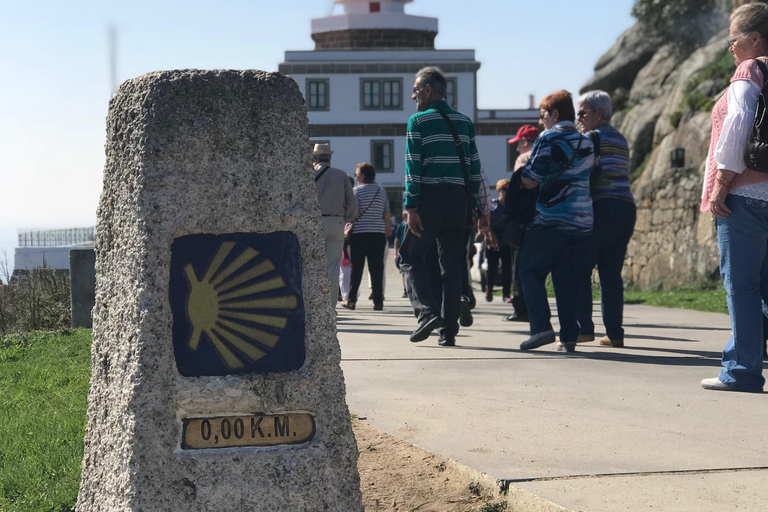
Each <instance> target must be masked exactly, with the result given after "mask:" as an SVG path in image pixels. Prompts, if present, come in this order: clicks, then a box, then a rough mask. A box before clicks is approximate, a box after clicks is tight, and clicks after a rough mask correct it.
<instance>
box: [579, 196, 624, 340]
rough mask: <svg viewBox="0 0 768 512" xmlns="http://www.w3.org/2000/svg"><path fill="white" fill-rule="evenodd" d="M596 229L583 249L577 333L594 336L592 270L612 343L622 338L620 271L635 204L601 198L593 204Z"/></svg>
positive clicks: (605, 324)
mask: <svg viewBox="0 0 768 512" xmlns="http://www.w3.org/2000/svg"><path fill="white" fill-rule="evenodd" d="M593 208H594V211H595V228H594V230H593V231H592V236H591V237H590V239H589V243H588V244H587V246H586V247H585V252H584V255H585V265H586V266H587V268H588V270H587V272H586V273H585V276H584V282H583V283H582V285H581V292H580V295H579V297H580V299H579V327H580V331H579V334H595V324H594V322H593V321H592V269H593V268H595V265H597V272H598V274H599V275H600V309H601V311H602V314H603V325H604V326H605V335H606V336H608V337H609V338H610V339H612V340H623V339H624V328H623V327H622V323H623V322H624V282H623V281H622V280H621V269H622V267H623V266H624V257H625V256H626V254H627V244H628V243H629V239H630V238H632V233H633V232H634V230H635V219H636V217H637V208H636V207H635V203H633V202H630V201H625V200H622V199H610V198H606V199H600V200H598V201H595V202H594V204H593Z"/></svg>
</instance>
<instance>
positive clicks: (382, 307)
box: [373, 304, 384, 311]
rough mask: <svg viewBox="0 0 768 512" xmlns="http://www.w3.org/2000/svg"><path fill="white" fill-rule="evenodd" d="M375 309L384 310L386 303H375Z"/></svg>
mask: <svg viewBox="0 0 768 512" xmlns="http://www.w3.org/2000/svg"><path fill="white" fill-rule="evenodd" d="M373 310H374V311H383V310H384V304H374V305H373Z"/></svg>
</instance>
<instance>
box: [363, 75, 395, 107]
mask: <svg viewBox="0 0 768 512" xmlns="http://www.w3.org/2000/svg"><path fill="white" fill-rule="evenodd" d="M402 91H403V80H402V79H400V78H383V79H370V78H363V79H361V80H360V94H361V101H360V105H361V107H362V108H363V109H364V110H394V109H402V108H403V93H402Z"/></svg>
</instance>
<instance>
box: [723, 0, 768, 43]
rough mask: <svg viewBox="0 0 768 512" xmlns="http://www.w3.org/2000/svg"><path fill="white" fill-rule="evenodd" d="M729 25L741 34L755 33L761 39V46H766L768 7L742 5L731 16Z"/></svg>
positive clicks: (767, 38) (757, 4)
mask: <svg viewBox="0 0 768 512" xmlns="http://www.w3.org/2000/svg"><path fill="white" fill-rule="evenodd" d="M731 23H735V24H736V27H737V28H738V30H739V32H741V33H743V34H751V33H752V32H757V33H758V34H760V36H761V37H762V38H763V45H768V5H765V4H764V3H756V4H747V5H742V6H741V7H739V8H738V9H736V10H735V11H733V13H732V14H731Z"/></svg>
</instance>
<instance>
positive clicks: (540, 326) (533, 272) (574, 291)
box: [520, 91, 595, 352]
mask: <svg viewBox="0 0 768 512" xmlns="http://www.w3.org/2000/svg"><path fill="white" fill-rule="evenodd" d="M539 110H540V121H539V124H540V125H541V126H542V127H543V128H544V129H545V130H546V131H544V132H543V133H542V134H541V135H540V136H539V138H537V139H536V142H534V144H533V149H532V150H531V158H530V160H529V161H528V164H527V165H526V166H525V168H524V169H523V173H522V179H521V182H522V186H523V188H526V189H533V188H536V187H537V186H538V187H539V197H538V200H537V202H536V213H535V215H534V218H533V222H532V223H531V225H530V226H528V227H527V228H526V231H525V238H524V242H523V248H522V251H521V254H520V280H521V282H522V284H523V294H524V295H525V302H526V305H527V306H528V320H529V323H530V329H531V336H530V338H528V339H527V340H526V341H524V342H523V343H522V344H521V345H520V349H521V350H530V349H533V348H537V347H540V346H542V345H546V344H548V343H554V342H555V332H554V331H553V330H552V323H551V322H550V318H551V311H550V309H549V301H548V299H547V290H546V286H545V281H546V278H547V275H548V274H549V273H552V283H553V284H554V287H555V299H556V301H557V316H558V319H559V320H560V341H561V342H562V344H563V346H564V347H565V349H566V350H567V351H569V352H573V350H574V348H575V346H576V339H577V338H578V336H579V324H578V322H577V318H576V317H577V307H576V306H577V302H578V296H579V287H580V284H581V282H582V281H583V279H582V277H583V274H584V271H583V270H582V268H581V267H582V264H581V261H580V260H581V258H582V256H581V255H582V253H583V251H584V249H585V245H586V242H587V239H588V238H589V235H590V233H591V232H592V198H591V197H590V194H589V176H590V174H591V173H592V168H593V166H594V163H595V156H594V153H593V149H592V142H591V141H590V139H589V137H586V136H584V135H582V134H581V133H579V131H578V130H577V129H576V124H575V120H576V119H575V113H574V110H573V99H572V98H571V94H570V93H569V92H568V91H558V92H556V93H553V94H550V95H549V96H547V97H546V98H544V99H543V100H542V101H541V103H540V104H539Z"/></svg>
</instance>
